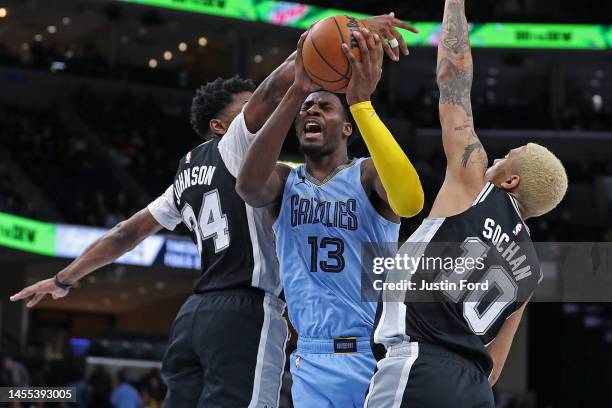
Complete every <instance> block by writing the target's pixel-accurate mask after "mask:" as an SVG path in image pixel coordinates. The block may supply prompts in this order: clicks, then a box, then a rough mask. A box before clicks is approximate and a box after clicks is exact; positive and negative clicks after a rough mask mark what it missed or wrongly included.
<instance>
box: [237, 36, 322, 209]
mask: <svg viewBox="0 0 612 408" xmlns="http://www.w3.org/2000/svg"><path fill="white" fill-rule="evenodd" d="M306 34H307V33H304V34H302V36H301V37H300V41H299V42H298V51H297V55H296V59H295V80H294V82H293V85H291V87H289V89H288V90H287V93H286V94H285V96H284V97H283V99H282V101H281V102H280V103H279V104H278V105H277V106H276V109H275V110H274V113H273V114H272V116H271V117H270V119H269V120H268V121H267V122H266V124H265V125H264V126H263V127H262V128H261V130H260V131H259V132H258V133H257V136H256V137H255V140H254V141H253V144H252V145H251V147H250V148H249V150H248V152H247V154H246V157H245V159H244V163H243V165H242V168H241V169H240V172H239V174H238V178H237V181H236V191H237V192H238V194H239V195H240V196H241V197H242V199H243V200H244V201H245V202H246V203H247V204H249V205H250V206H252V207H255V208H261V207H266V206H269V205H271V204H274V203H275V202H276V201H277V200H278V199H279V198H280V197H281V196H282V193H283V188H284V186H285V180H286V179H287V175H288V173H289V167H288V166H285V165H281V164H277V161H278V158H279V156H280V152H281V148H282V147H283V142H284V140H285V137H286V136H287V133H288V132H289V129H290V128H291V125H292V124H293V121H294V119H295V115H296V114H297V112H298V110H299V109H300V106H301V105H302V103H303V102H304V100H305V99H306V97H307V96H308V94H310V92H312V91H314V90H316V89H317V88H316V86H315V85H314V83H313V82H312V81H311V80H310V78H309V77H308V75H307V74H306V72H305V70H304V68H303V67H302V56H301V48H302V45H303V43H304V40H305V39H306Z"/></svg>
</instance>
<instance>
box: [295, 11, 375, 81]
mask: <svg viewBox="0 0 612 408" xmlns="http://www.w3.org/2000/svg"><path fill="white" fill-rule="evenodd" d="M362 27H364V25H363V24H362V23H361V22H360V21H359V20H358V19H356V18H354V17H351V16H344V15H337V16H331V17H327V18H325V19H323V20H321V21H319V22H317V23H316V24H315V25H313V26H312V27H311V28H310V31H309V33H308V36H307V37H306V41H305V42H304V48H303V50H302V59H303V61H304V67H305V68H306V72H307V73H308V75H309V76H310V78H311V79H312V80H313V81H314V82H315V83H316V84H318V85H320V86H321V87H322V88H323V89H325V90H326V91H330V92H338V93H343V92H345V90H346V86H347V85H348V82H349V79H350V78H351V66H350V64H349V61H348V59H347V58H346V56H345V55H344V52H342V44H343V43H346V44H348V45H349V47H350V48H351V52H352V53H353V55H354V56H355V58H356V59H357V60H361V52H360V51H359V45H358V44H357V41H356V40H355V38H354V37H353V32H355V31H357V30H359V29H360V28H362Z"/></svg>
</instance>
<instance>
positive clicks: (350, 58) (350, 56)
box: [341, 43, 358, 69]
mask: <svg viewBox="0 0 612 408" xmlns="http://www.w3.org/2000/svg"><path fill="white" fill-rule="evenodd" d="M341 48H342V52H343V53H344V55H345V56H346V59H347V60H348V62H349V64H350V65H351V69H356V68H357V64H358V62H357V60H356V59H355V56H354V55H353V53H352V52H351V49H350V48H349V46H348V45H346V44H344V43H343V44H342V47H341Z"/></svg>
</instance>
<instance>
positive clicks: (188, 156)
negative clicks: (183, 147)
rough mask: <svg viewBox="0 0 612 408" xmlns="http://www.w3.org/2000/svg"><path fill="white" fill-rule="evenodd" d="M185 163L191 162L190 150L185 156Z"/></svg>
mask: <svg viewBox="0 0 612 408" xmlns="http://www.w3.org/2000/svg"><path fill="white" fill-rule="evenodd" d="M185 163H187V164H189V163H191V152H189V153H187V157H185Z"/></svg>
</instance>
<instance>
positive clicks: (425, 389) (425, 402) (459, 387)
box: [365, 342, 495, 408]
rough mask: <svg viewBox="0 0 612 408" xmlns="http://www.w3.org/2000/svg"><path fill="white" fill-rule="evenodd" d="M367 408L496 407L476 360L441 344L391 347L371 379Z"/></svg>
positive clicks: (485, 377)
mask: <svg viewBox="0 0 612 408" xmlns="http://www.w3.org/2000/svg"><path fill="white" fill-rule="evenodd" d="M365 407H368V408H370V407H371V408H381V407H384V408H494V407H495V401H494V399H493V391H492V390H491V386H490V385H489V379H488V377H487V376H486V375H485V374H484V373H483V372H482V370H480V369H479V368H478V366H477V365H476V364H474V362H472V361H470V360H468V359H466V358H464V357H462V356H461V355H459V354H455V353H452V352H449V351H447V350H445V349H443V348H441V347H437V346H432V345H429V344H423V343H416V342H412V343H404V344H401V345H398V346H394V347H390V348H389V349H388V351H387V354H386V355H385V358H383V359H382V360H380V361H379V362H378V365H377V370H376V373H375V374H374V377H372V381H371V382H370V389H369V391H368V396H367V397H366V404H365Z"/></svg>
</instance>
